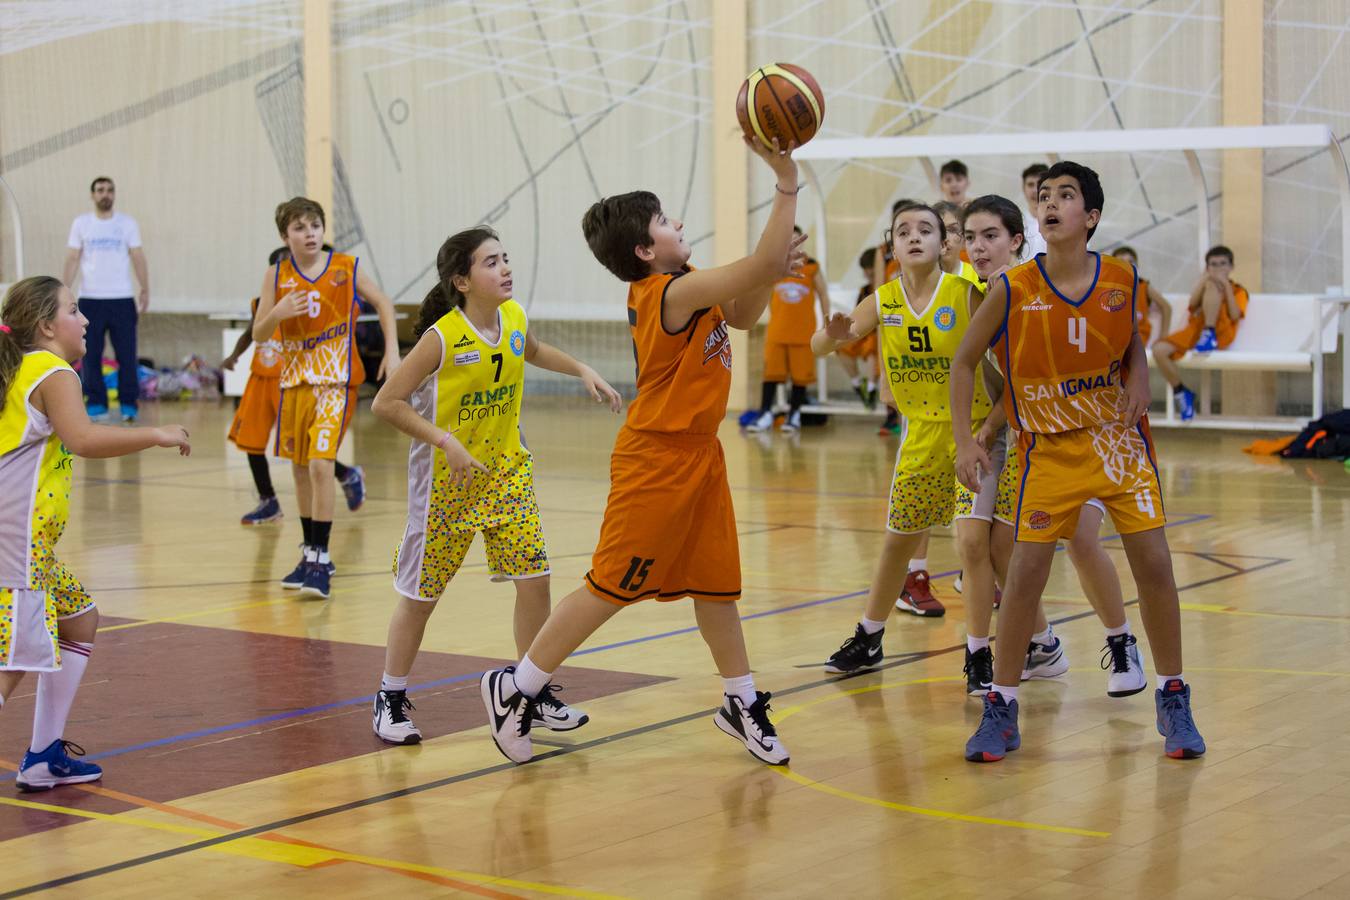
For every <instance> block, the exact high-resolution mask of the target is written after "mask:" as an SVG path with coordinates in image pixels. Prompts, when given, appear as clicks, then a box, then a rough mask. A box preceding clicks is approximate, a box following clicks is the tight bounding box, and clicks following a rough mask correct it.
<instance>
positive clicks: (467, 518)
mask: <svg viewBox="0 0 1350 900" xmlns="http://www.w3.org/2000/svg"><path fill="white" fill-rule="evenodd" d="M497 322H498V327H499V331H498V334H497V336H496V339H495V340H491V339H489V338H488V337H487V336H486V335H484V334H482V333H480V332H479V331H478V329H476V328H475V327H474V325H473V323H472V322H470V321H469V319H468V318H467V317H466V316H465V315H464V313H463V312H462V311H461V310H459V309H453V310H451V311H450V312H449V313H447V314H446V315H444V316H442V317H441V318H440V319H439V320H437V321H436V323H435V324H434V325H432V326H431V332H434V333H435V334H436V336H437V337H438V338H439V339H440V343H441V364H440V367H439V368H438V369H437V370H436V371H435V372H433V373H432V374H431V376H430V377H428V378H427V380H426V381H424V382H423V383H422V385H421V386H420V387H419V388H418V389H417V391H416V392H414V394H413V396H412V398H411V403H412V406H413V409H415V410H416V411H417V412H418V413H419V414H420V415H422V416H423V417H424V418H426V419H428V420H429V421H432V422H434V423H435V424H436V425H437V427H439V428H443V429H445V430H446V431H448V432H450V433H451V434H453V435H454V436H455V440H457V441H459V442H460V443H461V444H463V445H464V449H465V450H467V451H469V455H471V456H472V457H473V458H474V459H476V460H478V462H480V463H482V464H483V465H484V466H485V467H486V468H487V470H488V471H487V473H481V472H480V473H477V474H475V476H474V478H473V479H472V481H471V482H470V484H469V485H468V486H467V487H465V486H463V485H452V484H451V483H450V480H449V474H450V473H449V464H448V463H447V462H446V459H445V454H444V453H443V452H441V451H440V450H438V449H437V448H435V447H432V446H429V445H427V444H423V443H421V442H420V441H414V442H413V446H412V449H411V451H410V455H409V461H408V482H409V483H408V488H409V498H408V500H409V504H410V509H412V510H415V509H418V508H421V509H428V508H429V509H433V510H435V511H436V513H435V515H436V517H437V518H439V519H441V520H442V521H441V522H440V524H441V525H443V526H444V527H448V528H451V529H454V530H478V531H481V530H484V529H488V528H495V527H497V526H498V525H501V524H503V523H506V522H512V521H518V520H520V519H522V518H527V517H529V516H533V515H538V506H537V505H536V503H535V501H534V488H533V464H532V458H531V456H530V452H529V450H527V449H526V448H525V446H524V445H523V444H522V443H521V440H520V401H521V395H522V393H523V391H524V387H525V335H526V333H527V330H528V327H529V323H528V321H527V318H526V315H525V310H524V308H523V307H521V305H520V304H519V303H517V302H516V301H514V300H507V301H506V302H505V303H503V304H502V305H501V306H499V307H497ZM431 524H432V525H435V524H436V523H431ZM433 530H434V529H433Z"/></svg>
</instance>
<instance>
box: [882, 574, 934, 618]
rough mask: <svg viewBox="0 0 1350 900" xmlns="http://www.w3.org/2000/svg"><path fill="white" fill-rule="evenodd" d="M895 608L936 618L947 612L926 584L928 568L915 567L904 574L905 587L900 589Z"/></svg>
mask: <svg viewBox="0 0 1350 900" xmlns="http://www.w3.org/2000/svg"><path fill="white" fill-rule="evenodd" d="M895 608H896V609H898V610H900V611H901V612H907V613H910V614H912V615H916V616H926V617H930V618H937V617H938V616H943V615H946V614H947V607H945V606H943V605H942V601H940V600H938V598H937V597H934V596H933V591H932V588H930V587H929V586H928V570H927V569H916V570H915V571H913V572H910V573H909V574H908V575H906V576H905V587H904V589H903V590H901V591H900V599H899V600H896V601H895Z"/></svg>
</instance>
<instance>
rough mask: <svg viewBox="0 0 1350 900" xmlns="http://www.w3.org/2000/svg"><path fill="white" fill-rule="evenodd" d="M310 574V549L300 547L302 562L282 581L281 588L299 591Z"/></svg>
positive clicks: (303, 546) (302, 545)
mask: <svg viewBox="0 0 1350 900" xmlns="http://www.w3.org/2000/svg"><path fill="white" fill-rule="evenodd" d="M308 574H309V548H308V547H306V546H305V545H304V544H301V545H300V562H298V563H296V564H295V568H294V569H291V572H290V574H289V575H286V576H285V577H283V578H282V579H281V586H282V587H283V588H285V589H286V590H288V591H294V590H298V589H299V588H300V587H301V586H302V585H304V583H305V576H306V575H308Z"/></svg>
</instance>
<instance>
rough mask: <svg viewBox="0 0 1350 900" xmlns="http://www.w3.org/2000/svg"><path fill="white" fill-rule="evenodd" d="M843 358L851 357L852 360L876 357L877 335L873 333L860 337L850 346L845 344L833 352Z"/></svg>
mask: <svg viewBox="0 0 1350 900" xmlns="http://www.w3.org/2000/svg"><path fill="white" fill-rule="evenodd" d="M835 352H836V353H841V354H843V355H844V356H851V357H853V358H854V359H866V358H867V357H869V356H876V355H877V333H876V332H875V331H874V332H872V333H871V334H869V335H866V336H865V337H860V338H858V339H857V340H856V341H854V342H853V343H851V344H845V345H843V346H842V347H840V348H839V349H838V350H836V351H835Z"/></svg>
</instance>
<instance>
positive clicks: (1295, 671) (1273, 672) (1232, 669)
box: [1186, 666, 1350, 678]
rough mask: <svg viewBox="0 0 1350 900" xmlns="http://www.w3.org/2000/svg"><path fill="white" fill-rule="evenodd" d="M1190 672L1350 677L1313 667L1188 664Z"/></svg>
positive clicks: (1346, 673) (1345, 673) (1346, 674)
mask: <svg viewBox="0 0 1350 900" xmlns="http://www.w3.org/2000/svg"><path fill="white" fill-rule="evenodd" d="M1186 671H1188V672H1228V673H1233V674H1238V675H1245V674H1251V675H1317V676H1321V677H1327V678H1350V672H1316V671H1313V670H1311V669H1246V668H1241V667H1217V666H1187V667H1186Z"/></svg>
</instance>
